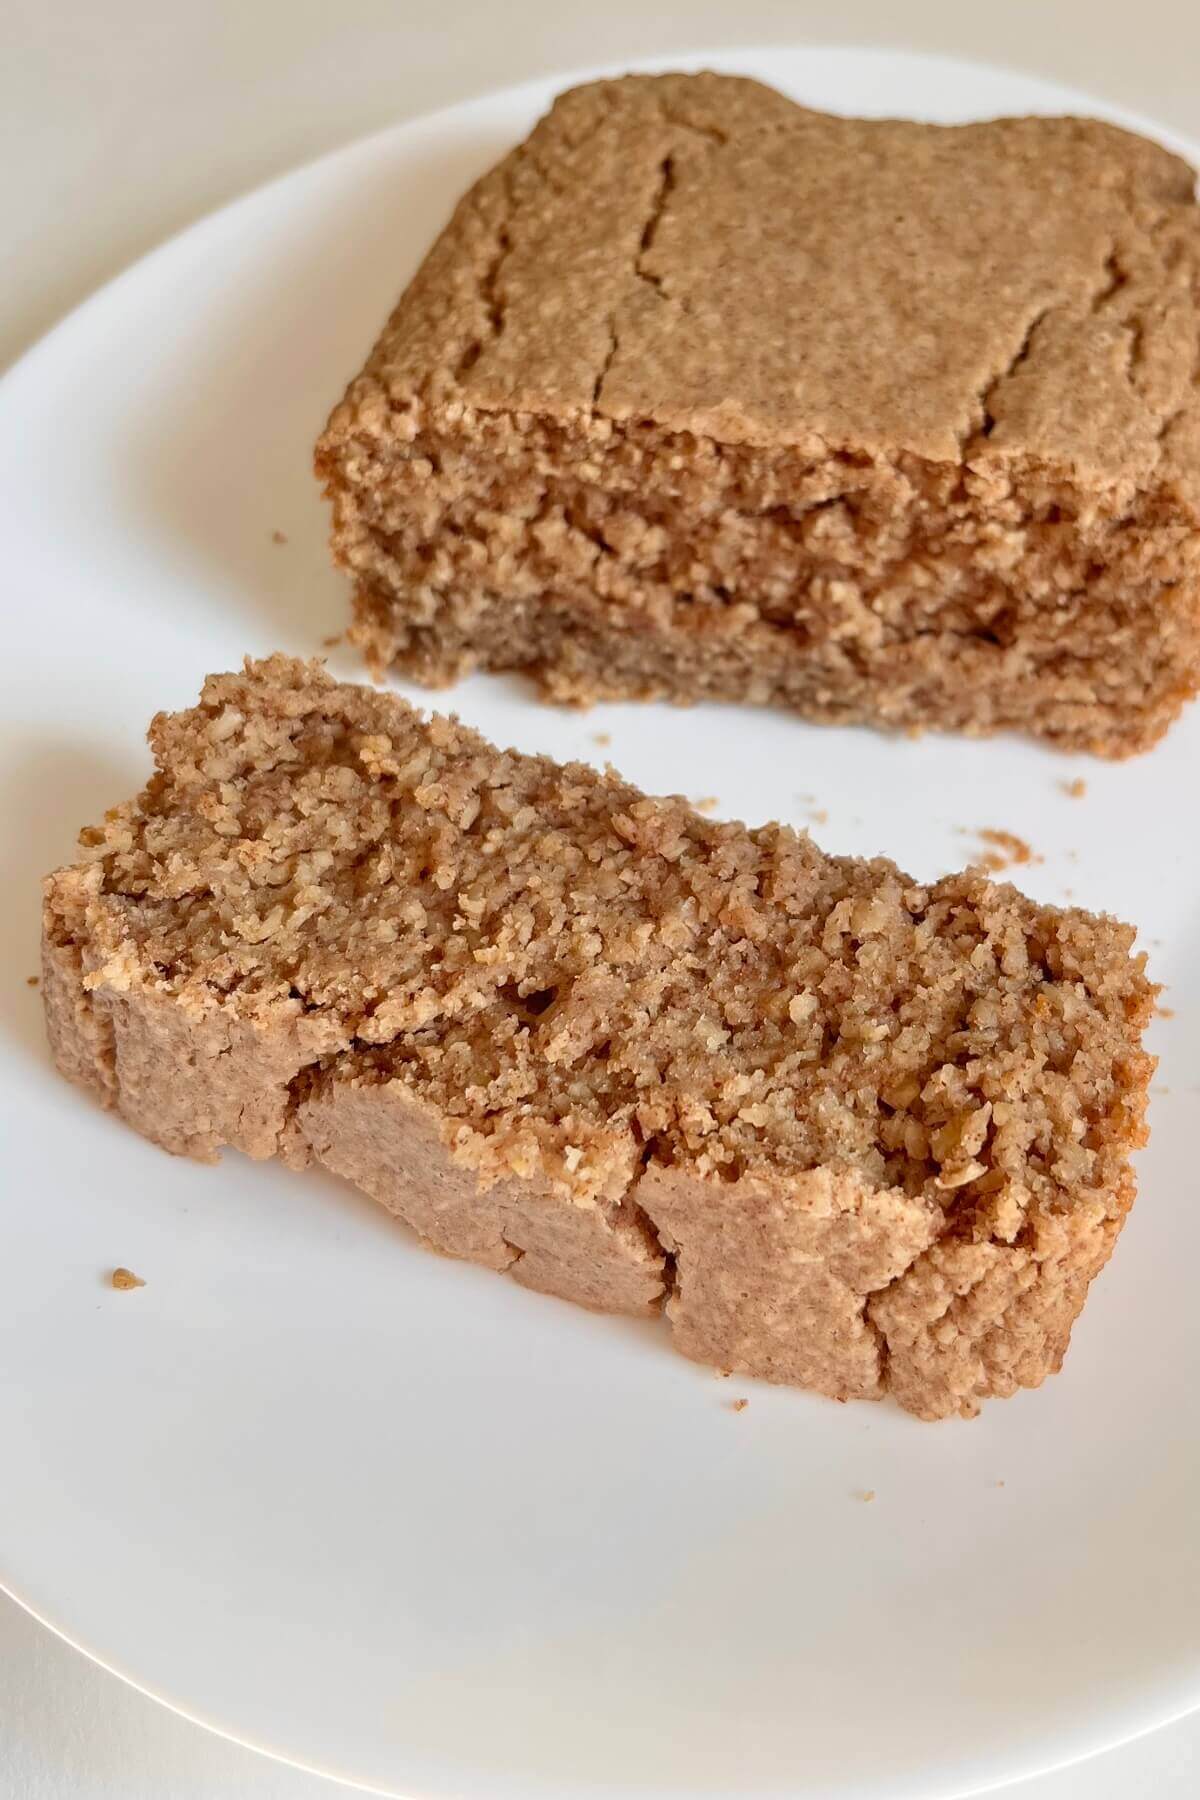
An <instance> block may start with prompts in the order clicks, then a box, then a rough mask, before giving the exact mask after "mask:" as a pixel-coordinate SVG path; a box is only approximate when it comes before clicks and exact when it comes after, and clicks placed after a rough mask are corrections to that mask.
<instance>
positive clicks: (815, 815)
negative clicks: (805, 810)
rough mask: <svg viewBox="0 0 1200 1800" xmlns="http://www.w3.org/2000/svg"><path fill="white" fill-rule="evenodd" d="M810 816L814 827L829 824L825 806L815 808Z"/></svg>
mask: <svg viewBox="0 0 1200 1800" xmlns="http://www.w3.org/2000/svg"><path fill="white" fill-rule="evenodd" d="M808 816H809V818H810V819H811V820H812V822H813V824H814V825H827V824H828V823H829V814H828V813H827V812H826V810H825V808H824V807H823V806H814V807H813V809H812V811H811V812H810V813H809V815H808Z"/></svg>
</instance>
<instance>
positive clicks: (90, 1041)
mask: <svg viewBox="0 0 1200 1800" xmlns="http://www.w3.org/2000/svg"><path fill="white" fill-rule="evenodd" d="M150 736H151V743H152V746H153V749H154V753H155V759H156V763H157V769H156V773H155V774H154V776H153V777H152V778H151V780H150V782H149V784H148V786H147V787H146V789H145V790H144V791H143V793H142V794H141V795H139V796H138V797H137V798H136V799H135V800H132V801H130V802H128V803H127V804H125V805H123V806H119V807H115V808H114V809H112V811H111V812H110V813H109V814H108V815H107V816H106V818H105V820H104V821H103V823H102V824H100V825H98V826H95V827H91V828H89V829H88V830H86V831H85V832H84V833H82V835H81V845H82V860H81V861H80V862H79V863H78V864H76V865H75V866H73V867H71V868H67V869H63V870H60V871H59V872H58V873H57V874H55V875H53V876H51V877H50V878H49V880H48V882H47V889H46V911H45V965H44V966H45V983H44V989H43V992H44V995H45V1006H46V1016H47V1023H48V1027H49V1031H50V1037H51V1042H52V1045H53V1047H54V1052H55V1056H56V1059H57V1061H58V1064H59V1066H60V1068H61V1069H62V1071H63V1073H64V1074H66V1075H67V1076H68V1077H69V1078H70V1079H72V1080H74V1081H76V1082H78V1083H80V1084H81V1085H83V1086H85V1087H88V1088H90V1089H91V1091H92V1092H93V1093H94V1094H95V1095H96V1096H97V1097H98V1098H99V1099H100V1100H101V1101H102V1102H103V1103H104V1104H106V1105H109V1106H113V1107H115V1108H116V1109H117V1110H118V1111H119V1112H120V1113H121V1114H122V1116H123V1117H125V1118H126V1119H127V1120H128V1122H129V1123H130V1124H132V1125H133V1126H134V1127H135V1128H136V1129H137V1130H139V1131H141V1132H143V1133H144V1134H145V1135H146V1136H148V1137H151V1138H153V1139H154V1140H155V1141H157V1142H159V1143H161V1144H163V1145H164V1146H165V1147H166V1148H167V1149H169V1150H173V1151H176V1152H179V1153H182V1154H186V1155H190V1156H194V1157H199V1158H202V1159H211V1158H212V1157H214V1156H215V1155H216V1154H217V1153H218V1151H219V1150H220V1148H221V1147H222V1146H223V1145H226V1144H228V1145H232V1146H234V1147H235V1148H238V1149H241V1150H244V1151H246V1152H247V1153H248V1154H249V1155H251V1156H257V1157H264V1156H271V1155H275V1154H278V1155H280V1156H282V1157H283V1158H284V1159H285V1160H286V1161H288V1162H289V1163H291V1164H293V1165H295V1166H298V1167H303V1166H304V1165H306V1164H308V1163H311V1162H314V1161H315V1162H319V1163H321V1164H323V1165H324V1166H326V1167H328V1168H330V1169H332V1170H333V1171H334V1172H335V1173H337V1174H340V1175H342V1176H345V1177H346V1178H347V1179H349V1180H351V1181H353V1182H355V1183H356V1184H357V1185H358V1186H359V1187H361V1188H363V1189H364V1190H365V1191H366V1192H367V1193H369V1194H371V1195H372V1196H373V1197H374V1198H375V1199H377V1200H379V1201H380V1202H381V1203H382V1204H383V1205H385V1206H387V1207H388V1208H389V1209H390V1210H391V1211H393V1212H394V1213H396V1214H398V1215H399V1216H400V1217H401V1218H402V1219H404V1220H405V1221H406V1223H407V1224H408V1225H410V1226H411V1227H412V1229H413V1230H414V1231H416V1232H417V1233H418V1235H419V1236H420V1237H421V1238H422V1240H423V1241H424V1242H426V1243H427V1244H428V1245H430V1246H431V1247H432V1248H434V1249H437V1250H440V1251H442V1252H444V1253H446V1254H449V1255H454V1256H462V1257H466V1258H469V1259H470V1260H473V1261H476V1262H480V1263H484V1264H486V1265H488V1266H490V1267H492V1268H495V1269H508V1270H509V1271H510V1272H511V1273H512V1274H513V1275H514V1276H515V1278H516V1279H517V1280H518V1281H522V1282H524V1283H526V1284H527V1285H529V1286H531V1287H536V1288H539V1289H542V1290H544V1291H546V1292H549V1293H554V1294H559V1295H561V1296H563V1297H566V1298H570V1299H573V1300H576V1301H579V1302H581V1303H582V1304H585V1305H589V1306H594V1307H597V1308H601V1309H605V1310H614V1311H623V1312H630V1313H635V1314H640V1313H648V1312H652V1311H657V1310H658V1309H659V1308H660V1307H663V1306H665V1310H666V1313H667V1317H668V1318H669V1320H670V1321H671V1323H672V1326H673V1328H674V1333H675V1341H676V1343H677V1345H678V1347H679V1348H680V1349H681V1350H683V1351H684V1352H685V1353H686V1354H688V1355H691V1356H694V1357H697V1358H698V1359H700V1360H704V1361H710V1362H713V1363H715V1364H717V1365H718V1366H719V1367H721V1368H724V1369H739V1370H742V1371H745V1372H747V1373H751V1374H757V1375H761V1376H764V1377H766V1378H767V1379H772V1380H778V1381H787V1382H795V1383H799V1384H801V1385H804V1386H808V1387H813V1388H816V1389H818V1390H819V1391H821V1392H824V1393H829V1394H834V1395H836V1396H837V1397H839V1398H849V1397H852V1396H862V1397H873V1396H876V1395H878V1394H880V1393H882V1392H883V1391H885V1390H887V1389H890V1390H891V1391H893V1392H894V1393H895V1394H896V1395H897V1396H898V1397H899V1398H900V1399H901V1400H902V1401H903V1403H904V1404H905V1405H907V1406H909V1407H910V1408H911V1409H912V1410H914V1411H916V1412H919V1413H922V1414H923V1415H927V1416H938V1415H940V1414H943V1413H946V1412H964V1413H970V1412H972V1411H974V1410H975V1409H976V1408H977V1406H978V1404H979V1402H980V1400H981V1399H982V1398H984V1397H986V1396H987V1395H988V1394H992V1393H1008V1392H1011V1391H1012V1390H1013V1388H1015V1387H1016V1386H1019V1385H1033V1384H1035V1383H1036V1382H1037V1381H1039V1380H1040V1379H1041V1378H1042V1376H1043V1375H1044V1374H1046V1373H1047V1372H1048V1371H1049V1370H1051V1369H1053V1368H1055V1367H1057V1366H1058V1362H1059V1361H1060V1360H1061V1357H1062V1353H1063V1350H1064V1348H1065V1345H1066V1341H1067V1335H1068V1333H1069V1330H1070V1326H1071V1322H1072V1320H1073V1319H1074V1317H1075V1314H1076V1313H1077V1312H1078V1310H1079V1307H1080V1305H1081V1304H1082V1301H1083V1298H1084V1295H1085V1292H1086V1288H1087V1284H1088V1282H1089V1281H1090V1280H1091V1278H1092V1276H1093V1275H1094V1274H1095V1273H1096V1272H1097V1270H1098V1269H1099V1268H1100V1266H1101V1265H1102V1264H1103V1262H1104V1261H1105V1259H1106V1258H1107V1256H1108V1254H1109V1251H1110V1250H1111V1247H1112V1243H1113V1241H1114V1240H1115V1236H1116V1233H1117V1231H1118V1229H1119V1226H1120V1223H1121V1220H1122V1219H1123V1217H1124V1215H1125V1212H1126V1211H1127V1209H1128V1207H1129V1204H1130V1202H1131V1200H1132V1195H1133V1187H1132V1179H1131V1176H1130V1172H1129V1153H1130V1151H1131V1150H1132V1149H1133V1148H1134V1147H1135V1146H1136V1145H1137V1144H1138V1143H1139V1142H1141V1140H1142V1138H1143V1136H1144V1128H1143V1123H1142V1120H1143V1114H1144V1110H1145V1103H1146V1091H1147V1083H1148V1081H1149V1076H1150V1071H1151V1067H1152V1064H1151V1061H1150V1059H1149V1058H1148V1057H1147V1056H1146V1055H1145V1053H1144V1052H1143V1051H1142V1049H1141V1046H1140V1035H1141V1032H1142V1029H1143V1028H1144V1026H1145V1024H1146V1022H1147V1020H1148V1018H1149V1016H1150V1012H1151V1009H1152V1007H1153V1002H1154V994H1155V990H1154V989H1153V988H1152V987H1151V985H1150V984H1149V983H1148V982H1147V980H1146V977H1145V974H1144V968H1143V960H1144V959H1143V958H1142V957H1141V956H1135V955H1133V954H1132V953H1131V948H1132V941H1133V933H1132V931H1131V930H1130V929H1129V928H1128V927H1127V926H1124V925H1121V924H1119V923H1117V922H1116V921H1114V920H1111V919H1107V918H1102V917H1094V916H1091V915H1089V914H1087V913H1084V912H1080V911H1077V910H1060V909H1057V908H1054V907H1044V906H1037V905H1035V904H1034V903H1033V902H1031V901H1029V900H1027V899H1026V898H1025V897H1024V896H1022V895H1021V894H1019V893H1017V892H1016V891H1015V890H1014V889H1013V888H1011V887H1006V886H997V885H995V884H994V883H992V882H990V881H989V880H987V879H986V878H985V876H984V875H983V874H982V873H980V872H978V871H976V872H968V873H967V874H964V875H959V876H953V877H949V878H946V879H944V880H941V881H939V882H937V883H934V884H932V885H922V884H919V883H917V882H914V881H913V880H912V879H911V878H910V877H908V876H906V875H905V874H903V873H902V872H901V871H900V870H898V869H897V868H895V866H894V865H892V864H891V863H888V862H885V861H882V860H877V861H861V860H856V859H852V858H845V857H830V856H825V855H823V854H822V853H821V851H820V850H818V849H817V848H816V846H814V845H813V844H812V842H811V841H810V840H809V839H808V838H807V837H805V836H802V835H797V834H796V833H794V832H792V831H790V830H788V829H785V828H783V827H780V826H778V825H767V826H763V827H760V828H758V829H753V830H751V829H747V828H746V827H745V826H743V825H740V824H736V823H728V822H718V821H714V820H711V819H708V818H705V817H704V816H703V815H701V814H700V813H698V812H697V811H695V810H694V809H693V808H692V807H690V806H688V805H687V803H686V802H685V801H683V800H682V799H679V798H668V799H651V798H647V797H646V796H645V795H643V794H641V793H640V792H639V791H638V790H637V789H635V788H632V787H630V786H629V785H628V784H627V783H624V782H622V781H621V780H620V779H619V778H618V777H617V775H616V774H615V773H613V772H611V771H609V772H607V773H605V774H603V775H601V774H598V773H597V772H596V771H594V770H593V769H591V768H589V767H587V766H585V765H582V764H567V765H558V764H555V763H553V762H550V761H549V760H547V759H545V758H542V757H533V756H525V755H520V754H518V753H516V752H513V751H503V750H497V749H495V748H493V747H492V746H491V745H489V744H488V743H486V742H485V741H484V740H483V739H482V738H480V737H478V736H477V735H475V734H474V733H473V732H471V731H469V730H467V729H465V728H464V727H462V726H460V725H458V724H456V723H455V722H454V721H452V720H448V719H444V718H437V717H435V718H432V719H430V720H424V719H423V718H422V717H421V716H420V714H418V713H417V712H415V711H414V710H413V709H412V708H411V707H409V706H407V705H406V704H405V703H404V702H403V701H401V700H399V699H398V698H396V697H394V696H390V695H387V694H383V693H377V692H373V691H371V690H367V689H363V688H357V687H351V686H345V685H339V684H337V683H336V682H334V681H333V680H332V679H331V678H330V677H329V676H328V675H327V674H325V672H324V671H323V670H322V669H321V668H320V667H319V666H317V665H313V664H304V663H298V662H294V661H291V660H289V659H287V658H283V657H275V658H272V659H270V660H268V661H266V662H263V663H250V664H247V666H246V669H245V671H244V672H243V673H240V674H230V675H219V676H213V677H210V679H209V680H208V681H207V682H206V683H205V687H204V691H203V694H202V697H201V701H200V704H199V705H198V706H197V707H195V708H193V709H191V710H190V711H187V712H183V713H178V714H160V715H159V716H158V717H157V718H156V719H155V720H154V722H153V725H152V727H151V733H150Z"/></svg>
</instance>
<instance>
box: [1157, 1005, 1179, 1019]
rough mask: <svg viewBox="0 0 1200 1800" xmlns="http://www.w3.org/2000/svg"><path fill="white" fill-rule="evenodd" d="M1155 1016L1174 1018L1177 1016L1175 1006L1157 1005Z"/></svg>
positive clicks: (1158, 1017)
mask: <svg viewBox="0 0 1200 1800" xmlns="http://www.w3.org/2000/svg"><path fill="white" fill-rule="evenodd" d="M1154 1016H1155V1018H1156V1019H1173V1018H1174V1017H1175V1008H1174V1007H1173V1006H1156V1007H1155V1009H1154Z"/></svg>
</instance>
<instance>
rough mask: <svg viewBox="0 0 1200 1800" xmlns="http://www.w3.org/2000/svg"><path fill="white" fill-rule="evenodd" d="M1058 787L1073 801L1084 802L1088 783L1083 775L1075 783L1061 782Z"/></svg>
mask: <svg viewBox="0 0 1200 1800" xmlns="http://www.w3.org/2000/svg"><path fill="white" fill-rule="evenodd" d="M1058 785H1059V787H1060V788H1061V789H1062V791H1063V793H1064V794H1066V795H1068V797H1069V798H1070V799H1072V800H1082V799H1083V796H1084V795H1085V794H1086V793H1087V782H1086V781H1085V780H1084V779H1083V776H1082V775H1077V776H1076V777H1075V779H1074V781H1060V782H1059V784H1058Z"/></svg>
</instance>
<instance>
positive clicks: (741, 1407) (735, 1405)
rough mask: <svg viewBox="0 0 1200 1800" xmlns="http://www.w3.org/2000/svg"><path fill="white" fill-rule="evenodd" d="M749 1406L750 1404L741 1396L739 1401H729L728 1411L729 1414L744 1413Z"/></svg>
mask: <svg viewBox="0 0 1200 1800" xmlns="http://www.w3.org/2000/svg"><path fill="white" fill-rule="evenodd" d="M749 1404H750V1402H749V1401H748V1400H747V1399H746V1398H745V1397H744V1396H743V1397H742V1398H741V1399H739V1400H731V1401H730V1402H729V1410H730V1412H745V1410H746V1408H747V1407H748V1406H749Z"/></svg>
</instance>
